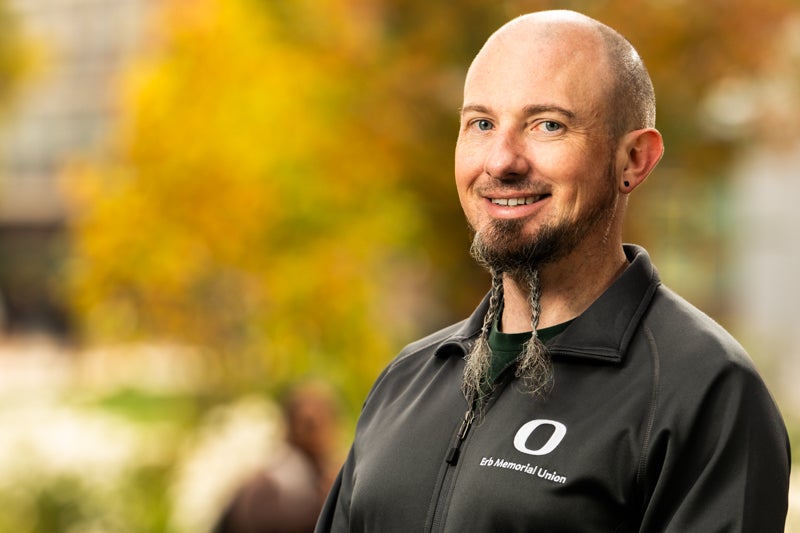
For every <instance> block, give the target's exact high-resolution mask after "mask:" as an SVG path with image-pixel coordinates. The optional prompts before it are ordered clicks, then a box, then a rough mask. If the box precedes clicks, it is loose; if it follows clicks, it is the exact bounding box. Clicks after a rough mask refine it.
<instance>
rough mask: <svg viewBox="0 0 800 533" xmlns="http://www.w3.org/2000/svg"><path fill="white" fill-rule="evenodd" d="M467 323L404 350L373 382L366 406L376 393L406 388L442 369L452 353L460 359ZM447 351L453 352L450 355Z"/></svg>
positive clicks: (452, 326) (457, 324)
mask: <svg viewBox="0 0 800 533" xmlns="http://www.w3.org/2000/svg"><path fill="white" fill-rule="evenodd" d="M467 322H468V319H467V320H462V321H461V322H457V323H455V324H452V325H450V326H447V327H444V328H442V329H440V330H438V331H435V332H434V333H431V334H429V335H426V336H425V337H422V338H420V339H418V340H416V341H414V342H411V343H409V344H407V345H406V346H405V347H403V349H402V350H400V352H399V353H398V354H397V356H396V357H395V358H394V359H392V360H391V361H390V362H389V364H388V365H386V367H385V368H384V369H383V371H382V372H381V374H380V375H379V376H378V378H377V379H376V380H375V383H374V384H373V386H372V390H371V391H370V393H369V395H368V396H367V400H366V401H367V402H369V401H370V398H372V397H373V396H375V395H376V394H378V391H381V390H384V389H386V388H387V387H389V388H391V387H394V386H397V384H401V385H402V384H404V383H405V384H408V383H409V382H410V381H411V380H412V379H414V378H415V377H416V376H418V375H420V374H423V373H425V372H427V371H428V370H430V369H432V367H434V366H440V365H442V364H443V363H445V361H447V360H448V359H450V355H451V354H452V353H453V352H455V353H456V354H461V355H463V354H464V348H463V343H464V342H465V341H466V340H467V339H466V338H465V337H464V336H463V332H464V326H465V324H467ZM449 348H453V349H454V350H453V352H451V351H450V350H449ZM459 359H460V358H459Z"/></svg>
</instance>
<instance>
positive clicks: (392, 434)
mask: <svg viewBox="0 0 800 533" xmlns="http://www.w3.org/2000/svg"><path fill="white" fill-rule="evenodd" d="M654 100H655V99H654V96H653V88H652V84H651V82H650V79H649V75H648V74H647V71H646V70H645V67H644V65H643V64H642V61H641V59H640V58H639V56H638V55H637V53H636V52H635V50H634V49H633V47H632V46H631V45H630V44H629V43H628V42H627V41H626V40H625V39H624V38H623V37H621V36H620V35H619V34H618V33H616V32H615V31H614V30H612V29H610V28H608V27H607V26H605V25H603V24H601V23H599V22H597V21H595V20H593V19H590V18H588V17H585V16H583V15H580V14H577V13H573V12H565V11H554V12H541V13H534V14H530V15H526V16H523V17H520V18H518V19H515V20H513V21H511V22H510V23H508V24H506V25H505V26H503V27H502V28H500V30H498V31H497V32H496V33H495V34H494V35H492V36H491V38H490V39H489V40H488V41H487V43H486V44H485V46H484V47H483V48H482V49H481V51H480V52H479V53H478V55H477V57H476V58H475V60H474V62H473V63H472V65H471V67H470V69H469V71H468V74H467V78H466V83H465V87H464V103H463V107H462V111H461V126H460V132H459V137H458V143H457V148H456V155H455V175H456V184H457V188H458V194H459V199H460V201H461V204H462V207H463V209H464V212H465V214H466V217H467V219H468V221H469V223H470V226H471V227H472V230H473V232H474V240H473V245H472V253H473V255H474V256H475V257H476V259H477V260H478V261H479V262H480V263H481V264H482V265H484V266H485V267H486V268H487V269H489V271H490V272H491V274H492V280H493V282H492V288H491V291H490V293H489V295H488V296H487V298H486V299H485V300H484V301H483V303H482V304H481V305H480V306H479V307H478V309H477V310H476V311H475V313H474V314H473V315H472V316H471V317H470V318H468V319H467V320H465V321H463V322H461V323H459V324H455V325H453V326H451V327H449V328H446V329H444V330H442V331H440V332H438V333H435V334H433V335H431V336H429V337H427V338H425V339H422V340H420V341H417V342H415V343H413V344H411V345H409V346H407V347H406V348H405V349H404V350H403V351H402V352H401V353H400V355H399V356H398V357H397V358H396V359H395V360H394V361H393V362H392V363H391V364H390V365H389V366H388V367H387V368H386V370H384V372H383V373H382V375H381V376H380V377H379V378H378V380H377V382H376V383H375V385H374V387H373V389H372V391H371V392H370V394H369V396H368V398H367V400H366V402H365V404H364V407H363V411H362V414H361V417H360V419H359V423H358V427H357V430H356V436H355V441H354V443H353V446H352V448H351V451H350V454H349V456H348V459H347V461H346V463H345V465H344V467H343V469H342V471H341V473H340V474H339V478H338V479H337V481H336V482H335V484H334V487H333V489H332V491H331V493H330V495H329V496H328V500H327V502H326V504H325V508H324V509H323V512H322V515H321V517H320V520H319V522H318V524H317V531H319V532H325V531H335V532H343V531H378V532H381V533H387V532H403V533H406V532H412V531H446V532H465V531H469V532H476V531H480V532H514V531H518V532H522V531H537V532H541V531H545V532H548V533H552V532H558V531H565V532H567V531H568V532H579V531H608V532H621V531H640V532H644V531H648V532H650V531H670V532H676V533H677V532H680V533H686V532H703V533H707V532H711V531H726V532H729V531H737V532H743V531H745V532H760V533H763V532H779V531H783V524H784V520H785V515H786V509H787V493H788V477H789V463H790V460H789V446H788V438H787V435H786V430H785V428H784V425H783V422H782V420H781V417H780V415H779V413H778V410H777V409H776V407H775V404H774V403H773V401H772V399H771V397H770V395H769V393H768V392H767V390H766V388H765V386H764V384H763V383H762V381H761V379H760V378H759V377H758V375H757V374H756V371H755V370H754V369H753V366H752V364H751V362H750V361H749V359H748V358H747V356H746V354H745V353H744V351H743V349H742V348H741V347H740V346H739V345H738V344H737V343H736V342H735V341H734V340H733V339H732V338H731V337H730V336H729V335H728V334H727V333H726V332H725V331H723V329H722V328H721V327H720V326H718V325H717V324H716V323H714V322H713V321H712V320H711V319H709V318H708V317H707V316H705V315H704V314H702V313H701V312H700V311H698V310H696V309H695V308H693V307H692V306H691V305H690V304H688V303H687V302H685V301H684V300H682V299H680V298H679V297H678V296H676V295H675V294H674V293H672V292H671V291H670V290H669V289H667V288H665V287H664V286H663V285H661V283H660V282H659V279H658V275H657V273H656V271H655V268H654V267H653V266H652V264H651V262H650V260H649V257H648V256H647V254H646V252H645V251H644V250H643V249H642V248H639V247H636V246H629V245H626V246H623V244H622V219H623V215H624V212H625V206H626V202H627V199H628V195H629V194H630V193H631V192H632V191H633V190H634V189H636V187H638V186H639V185H640V184H641V183H642V182H643V181H644V179H645V178H646V177H647V176H648V174H649V173H650V171H651V170H652V169H653V168H654V167H655V165H656V164H657V162H658V161H659V159H660V158H661V155H662V152H663V145H662V139H661V135H660V134H659V132H658V131H657V130H656V129H654V126H655V101H654Z"/></svg>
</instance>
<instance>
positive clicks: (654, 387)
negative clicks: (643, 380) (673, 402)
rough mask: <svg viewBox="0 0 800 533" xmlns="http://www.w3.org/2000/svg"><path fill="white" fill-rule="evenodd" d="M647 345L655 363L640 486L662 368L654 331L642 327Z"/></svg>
mask: <svg viewBox="0 0 800 533" xmlns="http://www.w3.org/2000/svg"><path fill="white" fill-rule="evenodd" d="M642 331H643V332H644V335H645V338H646V339H647V344H648V345H649V347H650V356H651V360H652V363H653V369H652V379H653V383H652V392H651V394H650V408H649V410H648V414H647V426H646V428H645V433H644V437H643V439H642V450H641V457H640V458H639V469H638V471H637V473H636V483H637V484H638V485H640V486H642V485H643V483H644V476H645V474H646V473H647V468H648V467H649V465H648V461H647V454H648V451H649V448H650V440H651V438H652V432H653V426H654V425H655V418H656V410H657V408H658V397H659V389H660V378H661V367H660V360H659V353H658V346H657V345H656V341H655V337H654V336H653V332H652V330H651V329H650V328H649V327H648V326H646V325H643V326H642Z"/></svg>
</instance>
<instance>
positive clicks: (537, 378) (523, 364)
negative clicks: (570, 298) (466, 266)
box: [516, 269, 553, 396]
mask: <svg viewBox="0 0 800 533" xmlns="http://www.w3.org/2000/svg"><path fill="white" fill-rule="evenodd" d="M527 282H528V302H529V305H530V308H531V331H532V333H531V338H530V339H528V341H527V342H526V343H525V346H523V348H522V354H521V355H520V356H519V359H517V371H516V376H517V378H518V379H521V380H522V382H523V383H524V384H525V388H526V390H527V392H529V393H530V394H532V395H533V396H545V395H546V394H547V393H548V392H549V391H550V388H551V387H552V385H553V366H552V363H551V361H550V355H549V354H548V353H547V347H546V346H545V345H544V343H543V342H542V340H541V339H540V338H539V335H538V334H537V332H536V329H537V328H538V327H539V316H540V314H541V311H542V308H541V305H540V300H541V297H542V287H541V284H540V283H539V271H538V270H536V269H531V270H530V271H529V272H528V275H527Z"/></svg>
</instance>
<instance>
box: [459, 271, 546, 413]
mask: <svg viewBox="0 0 800 533" xmlns="http://www.w3.org/2000/svg"><path fill="white" fill-rule="evenodd" d="M525 278H526V281H527V284H528V288H529V304H530V308H531V328H532V334H531V338H530V339H529V340H528V341H527V342H526V343H525V345H524V346H523V349H522V353H521V354H520V356H519V357H518V358H517V370H516V373H515V375H516V377H517V378H518V379H520V380H521V381H522V382H523V384H524V386H525V389H526V392H528V393H529V394H531V395H533V396H545V395H546V394H547V392H548V391H549V389H550V387H551V386H552V382H553V372H552V365H551V362H550V357H549V356H548V353H547V348H546V347H545V345H544V343H542V341H541V340H540V339H539V336H538V335H537V334H536V328H537V327H538V325H539V315H540V312H541V306H540V298H541V295H542V291H541V286H540V284H539V272H538V271H537V270H536V269H530V270H529V271H528V272H527V273H526V276H525ZM502 300H503V277H502V273H500V272H498V271H496V270H495V271H492V290H491V293H490V296H489V309H488V311H487V312H486V316H485V317H484V319H483V327H482V329H481V333H480V335H479V336H478V338H477V339H476V341H475V344H474V345H473V347H472V350H471V351H470V353H469V354H467V356H466V359H465V366H464V375H463V378H462V385H461V387H462V391H463V392H464V396H465V397H466V398H467V400H468V401H471V400H474V401H475V402H476V405H477V407H478V411H479V412H481V411H482V409H483V407H484V406H485V403H486V400H487V398H488V396H489V394H490V393H491V392H492V389H493V384H490V383H487V382H486V379H487V376H488V373H489V369H490V367H491V364H492V350H491V347H490V346H489V333H490V331H491V328H492V327H493V325H494V323H495V321H496V320H497V319H498V317H499V315H500V309H501V306H502Z"/></svg>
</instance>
